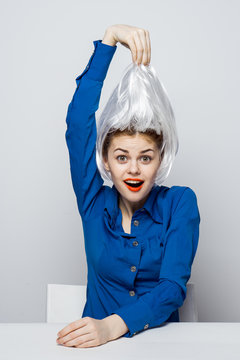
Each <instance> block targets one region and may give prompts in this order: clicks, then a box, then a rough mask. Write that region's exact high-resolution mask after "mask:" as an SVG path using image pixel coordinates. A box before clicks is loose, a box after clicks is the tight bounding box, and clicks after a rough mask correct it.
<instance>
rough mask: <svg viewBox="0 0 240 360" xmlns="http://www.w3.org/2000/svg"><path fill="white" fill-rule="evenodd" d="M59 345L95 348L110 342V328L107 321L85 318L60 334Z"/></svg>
mask: <svg viewBox="0 0 240 360" xmlns="http://www.w3.org/2000/svg"><path fill="white" fill-rule="evenodd" d="M58 336H59V337H58V339H57V343H58V344H60V345H64V346H73V347H77V348H85V347H93V346H99V345H102V344H105V343H106V342H108V341H110V334H109V326H108V324H107V323H106V321H105V319H102V320H97V319H93V318H91V317H88V316H86V317H83V318H81V319H79V320H77V321H74V322H72V323H70V324H69V325H67V326H66V327H64V328H63V329H62V330H60V331H59V332H58Z"/></svg>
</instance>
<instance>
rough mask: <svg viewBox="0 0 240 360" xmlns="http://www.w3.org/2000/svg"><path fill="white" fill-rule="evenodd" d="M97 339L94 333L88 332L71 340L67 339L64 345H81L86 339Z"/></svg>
mask: <svg viewBox="0 0 240 360" xmlns="http://www.w3.org/2000/svg"><path fill="white" fill-rule="evenodd" d="M90 340H95V337H94V335H93V333H88V334H84V335H82V334H81V335H80V336H77V337H76V338H75V339H71V340H69V341H66V342H65V343H64V344H63V345H65V346H77V345H81V344H83V343H84V342H86V341H90Z"/></svg>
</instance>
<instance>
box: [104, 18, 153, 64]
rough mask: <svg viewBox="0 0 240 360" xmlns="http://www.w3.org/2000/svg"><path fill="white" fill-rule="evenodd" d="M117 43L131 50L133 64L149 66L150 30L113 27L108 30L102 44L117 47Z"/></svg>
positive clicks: (128, 26) (125, 26) (123, 26)
mask: <svg viewBox="0 0 240 360" xmlns="http://www.w3.org/2000/svg"><path fill="white" fill-rule="evenodd" d="M117 42H120V43H121V44H122V45H123V46H125V47H127V48H128V49H130V50H131V53H132V60H133V62H136V63H137V64H138V65H140V64H141V63H143V65H149V63H150V59H151V43H150V37H149V31H148V30H144V29H141V28H137V27H135V26H130V25H123V24H117V25H112V26H110V27H109V28H107V30H106V32H105V35H104V37H103V40H102V43H103V44H107V45H112V46H115V45H116V43H117Z"/></svg>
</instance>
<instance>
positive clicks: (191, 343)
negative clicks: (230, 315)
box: [0, 322, 240, 360]
mask: <svg viewBox="0 0 240 360" xmlns="http://www.w3.org/2000/svg"><path fill="white" fill-rule="evenodd" d="M66 325H68V324H67V323H0V359H1V360H15V359H16V360H18V359H24V360H28V359H31V360H38V359H41V360H42V359H44V360H49V359H51V360H55V359H56V360H61V359H67V360H71V359H81V360H85V359H97V360H101V359H114V360H118V359H121V360H123V359H124V360H130V359H131V360H135V359H145V360H149V359H161V360H165V359H171V360H175V359H176V360H177V359H184V360H188V359H191V360H194V359H204V360H208V359H211V360H215V359H217V360H221V359H224V360H235V359H236V360H239V359H240V323H221V322H217V323H216V322H215V323H203V322H196V323H187V322H179V323H173V322H172V323H166V324H164V325H162V326H160V327H156V328H153V329H148V330H146V331H143V332H141V333H139V334H137V335H135V336H133V337H132V338H124V337H121V338H118V339H116V340H114V341H110V342H108V343H106V344H103V345H100V346H96V347H91V348H74V347H66V346H62V345H58V344H57V343H56V339H57V332H58V331H59V330H61V329H62V328H63V327H65V326H66Z"/></svg>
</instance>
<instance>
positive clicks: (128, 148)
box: [103, 133, 161, 203]
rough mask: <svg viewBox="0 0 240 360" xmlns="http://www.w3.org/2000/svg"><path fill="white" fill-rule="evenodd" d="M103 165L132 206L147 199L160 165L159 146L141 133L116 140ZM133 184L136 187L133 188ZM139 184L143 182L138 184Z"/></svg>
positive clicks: (121, 136) (109, 149)
mask: <svg viewBox="0 0 240 360" xmlns="http://www.w3.org/2000/svg"><path fill="white" fill-rule="evenodd" d="M103 161H104V166H105V168H106V170H107V171H110V173H111V176H112V180H113V183H114V185H115V187H116V189H117V190H118V192H119V193H120V194H121V196H122V197H123V198H124V199H125V200H127V201H129V202H130V203H138V202H141V200H143V199H146V198H147V196H148V194H149V192H150V190H151V189H152V187H153V185H154V182H155V178H156V174H157V170H158V168H159V166H160V164H161V159H160V154H159V150H158V147H157V144H156V143H155V142H154V141H153V140H152V139H151V138H150V137H149V136H147V135H142V134H139V133H137V134H136V135H131V136H130V135H124V134H122V135H117V136H114V137H113V138H112V140H111V143H110V146H109V148H108V158H107V159H104V160H103ZM131 180H132V181H134V180H135V183H132V184H131ZM136 180H137V181H141V182H138V183H136ZM125 181H127V182H128V184H126V182H125Z"/></svg>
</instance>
